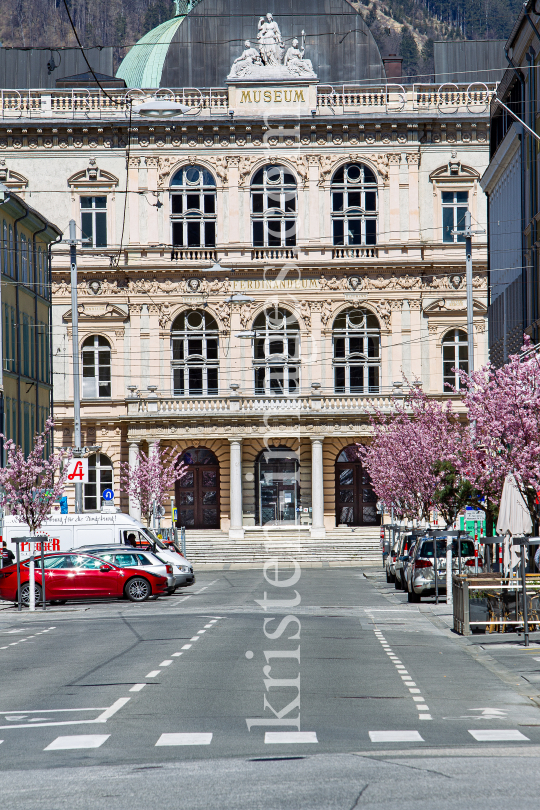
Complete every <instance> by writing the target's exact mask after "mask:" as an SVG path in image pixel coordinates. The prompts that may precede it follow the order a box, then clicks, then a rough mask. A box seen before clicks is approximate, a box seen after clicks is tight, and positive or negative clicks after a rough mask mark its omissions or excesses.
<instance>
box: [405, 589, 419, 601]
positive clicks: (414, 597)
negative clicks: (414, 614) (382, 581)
mask: <svg viewBox="0 0 540 810" xmlns="http://www.w3.org/2000/svg"><path fill="white" fill-rule="evenodd" d="M407 601H408V602H419V601H420V597H419V595H418V594H417V593H415V592H414V590H413V591H409V592H408V594H407Z"/></svg>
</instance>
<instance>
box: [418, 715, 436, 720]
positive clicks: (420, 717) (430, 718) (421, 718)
mask: <svg viewBox="0 0 540 810" xmlns="http://www.w3.org/2000/svg"><path fill="white" fill-rule="evenodd" d="M418 719H419V720H433V717H432V716H431V715H430V714H419V715H418Z"/></svg>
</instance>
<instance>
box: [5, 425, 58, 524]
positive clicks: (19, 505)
mask: <svg viewBox="0 0 540 810" xmlns="http://www.w3.org/2000/svg"><path fill="white" fill-rule="evenodd" d="M53 426H54V421H53V420H52V418H49V419H47V421H46V423H45V429H44V431H43V433H40V434H39V435H38V436H36V437H35V438H34V447H33V449H32V451H31V452H30V453H29V454H28V456H27V457H25V455H24V452H23V450H22V448H21V447H18V446H17V445H16V444H15V443H14V442H13V441H12V440H11V439H7V438H6V437H5V436H4V435H3V434H0V435H1V436H2V438H3V439H4V441H5V444H4V447H5V450H6V466H5V467H2V468H0V504H1V505H2V506H3V507H4V508H5V509H7V511H8V512H9V514H10V515H14V516H15V517H17V518H18V519H19V520H20V521H21V522H22V523H26V524H27V525H28V527H29V528H30V532H31V534H32V535H34V534H36V532H37V531H38V530H39V528H40V526H41V525H42V523H43V522H44V521H45V520H46V519H47V518H48V517H49V515H50V513H51V506H52V504H53V503H54V501H56V500H58V498H59V497H60V496H61V495H62V494H63V491H64V487H65V485H66V482H67V476H68V465H67V464H66V461H69V459H70V458H71V455H72V453H71V450H59V451H58V452H57V453H52V454H51V455H50V456H48V457H47V458H46V457H45V446H46V443H47V439H48V437H49V435H50V433H51V431H52V429H53Z"/></svg>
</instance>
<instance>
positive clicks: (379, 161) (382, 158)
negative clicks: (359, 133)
mask: <svg viewBox="0 0 540 810" xmlns="http://www.w3.org/2000/svg"><path fill="white" fill-rule="evenodd" d="M371 161H372V162H373V163H374V164H375V166H376V167H377V171H378V172H379V174H380V176H381V177H382V179H383V180H388V155H383V154H381V153H380V152H377V153H376V154H374V155H371Z"/></svg>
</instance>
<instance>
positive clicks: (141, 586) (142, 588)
mask: <svg viewBox="0 0 540 810" xmlns="http://www.w3.org/2000/svg"><path fill="white" fill-rule="evenodd" d="M124 593H125V595H126V596H127V598H128V599H129V601H130V602H145V601H146V600H147V599H148V597H149V596H151V594H152V588H151V587H150V583H149V582H148V580H147V579H144V578H143V577H133V579H130V580H129V581H128V582H126V585H125V587H124Z"/></svg>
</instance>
